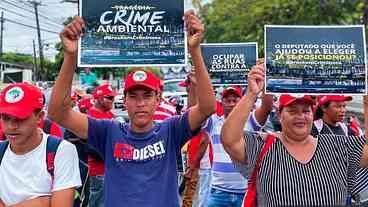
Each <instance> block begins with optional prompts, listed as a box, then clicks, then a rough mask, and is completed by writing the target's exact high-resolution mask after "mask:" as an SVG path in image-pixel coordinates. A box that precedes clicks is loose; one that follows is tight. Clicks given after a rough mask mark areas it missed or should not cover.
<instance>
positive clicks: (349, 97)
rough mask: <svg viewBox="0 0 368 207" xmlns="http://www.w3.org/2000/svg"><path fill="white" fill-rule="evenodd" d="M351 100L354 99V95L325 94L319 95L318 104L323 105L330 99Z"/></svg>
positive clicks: (338, 100)
mask: <svg viewBox="0 0 368 207" xmlns="http://www.w3.org/2000/svg"><path fill="white" fill-rule="evenodd" d="M351 100H353V97H351V96H338V95H325V96H319V97H318V105H319V106H322V105H324V104H325V103H327V102H329V101H336V102H342V101H351Z"/></svg>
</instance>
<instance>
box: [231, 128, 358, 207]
mask: <svg viewBox="0 0 368 207" xmlns="http://www.w3.org/2000/svg"><path fill="white" fill-rule="evenodd" d="M245 139H246V155H247V158H248V165H237V167H240V168H247V171H246V172H248V175H250V174H251V172H252V171H253V169H254V166H255V163H256V160H257V158H258V156H259V154H260V151H261V149H262V147H263V145H264V140H262V138H261V137H260V135H259V134H256V133H250V132H245ZM317 139H318V142H317V147H316V151H315V153H314V155H313V157H312V159H311V160H310V161H309V162H308V163H306V164H302V163H300V162H298V161H297V160H296V159H295V158H294V157H292V156H291V155H290V154H289V153H288V151H287V150H286V148H285V147H284V146H283V144H282V142H281V141H280V140H279V139H276V140H275V142H274V143H273V145H272V146H271V148H270V149H269V150H268V152H267V154H266V155H265V157H264V158H263V160H262V162H261V168H260V170H259V173H258V175H257V204H258V206H312V205H314V206H328V205H330V206H331V205H344V204H345V203H346V198H347V195H348V191H349V190H348V189H351V188H352V186H353V184H354V179H355V175H356V171H357V169H358V167H359V163H360V158H361V156H362V152H363V146H364V142H365V140H364V138H363V137H359V138H358V137H354V136H336V135H319V136H318V137H317Z"/></svg>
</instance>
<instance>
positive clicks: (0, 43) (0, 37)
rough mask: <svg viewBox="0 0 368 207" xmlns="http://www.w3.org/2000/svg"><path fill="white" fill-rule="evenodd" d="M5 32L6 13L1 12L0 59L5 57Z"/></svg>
mask: <svg viewBox="0 0 368 207" xmlns="http://www.w3.org/2000/svg"><path fill="white" fill-rule="evenodd" d="M3 31H4V12H3V11H2V12H1V18H0V58H1V57H2V56H3V37H4V36H3Z"/></svg>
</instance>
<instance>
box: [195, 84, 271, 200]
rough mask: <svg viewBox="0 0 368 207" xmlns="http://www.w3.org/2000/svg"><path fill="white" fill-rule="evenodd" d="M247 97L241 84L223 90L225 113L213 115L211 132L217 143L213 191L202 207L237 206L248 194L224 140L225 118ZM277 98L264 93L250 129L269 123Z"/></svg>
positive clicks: (253, 113)
mask: <svg viewBox="0 0 368 207" xmlns="http://www.w3.org/2000/svg"><path fill="white" fill-rule="evenodd" d="M242 97H243V93H242V89H241V88H240V87H239V86H229V87H226V88H225V89H224V90H223V91H222V99H221V102H222V107H223V110H224V116H218V115H212V117H211V119H210V121H209V124H208V127H207V131H208V132H209V134H210V137H211V141H212V145H213V152H214V153H213V166H212V178H211V179H212V180H211V186H210V189H211V192H210V193H209V196H208V201H207V203H204V205H202V206H208V207H217V206H236V207H240V206H241V203H242V201H243V197H244V194H245V192H246V190H247V179H246V178H244V177H243V176H242V175H241V174H240V173H239V171H238V170H237V169H235V167H234V164H233V162H232V160H231V158H230V156H229V155H228V154H227V153H226V151H225V149H224V146H223V144H222V143H221V142H220V137H221V129H222V127H223V125H224V121H225V120H226V118H227V116H228V115H229V114H230V112H231V111H232V110H233V109H234V107H235V106H236V104H237V103H238V102H239V101H240V99H241V98H242ZM272 105H273V99H272V96H270V95H264V96H263V98H262V104H261V106H260V107H259V108H257V109H256V110H254V111H253V112H252V114H251V115H250V116H249V118H248V121H247V123H246V125H245V127H246V129H247V130H248V131H260V130H261V129H262V127H263V125H264V124H265V123H266V121H267V118H268V115H269V113H270V112H271V110H272Z"/></svg>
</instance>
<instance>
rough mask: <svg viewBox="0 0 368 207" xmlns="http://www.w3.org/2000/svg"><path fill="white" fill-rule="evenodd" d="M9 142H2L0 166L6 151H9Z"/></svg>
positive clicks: (0, 143)
mask: <svg viewBox="0 0 368 207" xmlns="http://www.w3.org/2000/svg"><path fill="white" fill-rule="evenodd" d="M8 145H9V141H3V142H0V165H1V161H2V160H3V157H4V154H5V151H6V149H8Z"/></svg>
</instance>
